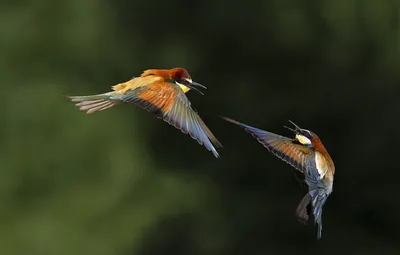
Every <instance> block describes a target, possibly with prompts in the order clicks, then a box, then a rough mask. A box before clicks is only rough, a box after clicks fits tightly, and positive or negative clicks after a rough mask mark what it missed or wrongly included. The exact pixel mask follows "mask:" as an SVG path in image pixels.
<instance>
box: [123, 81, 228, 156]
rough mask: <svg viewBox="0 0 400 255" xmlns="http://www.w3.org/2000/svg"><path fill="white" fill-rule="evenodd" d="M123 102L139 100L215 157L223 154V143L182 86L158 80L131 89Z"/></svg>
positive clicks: (142, 104)
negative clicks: (192, 103) (192, 105)
mask: <svg viewBox="0 0 400 255" xmlns="http://www.w3.org/2000/svg"><path fill="white" fill-rule="evenodd" d="M122 101H124V102H129V103H135V104H136V105H138V106H140V107H142V108H143V109H145V110H147V111H149V112H152V113H153V114H155V115H156V116H157V117H158V118H161V119H163V120H164V121H166V122H168V123H169V124H171V125H173V126H175V127H176V128H178V129H180V130H181V131H182V132H183V133H185V134H189V135H190V136H191V137H192V138H193V139H195V140H196V141H197V142H198V143H199V144H201V145H204V146H205V147H206V148H207V150H209V151H211V152H212V153H213V154H214V156H215V157H219V154H218V152H217V150H216V149H215V148H214V146H215V147H222V145H221V143H220V142H219V141H218V140H217V138H215V136H214V135H213V133H212V132H211V131H210V129H209V128H208V127H207V126H206V124H205V123H204V122H203V120H202V119H201V118H200V116H199V115H198V114H197V113H196V112H195V111H194V110H193V109H192V107H191V104H190V101H189V99H188V98H187V97H186V95H185V93H183V91H182V89H181V88H179V87H178V86H176V85H174V84H171V83H166V82H154V83H151V84H148V85H146V86H142V87H139V88H136V89H134V90H131V91H128V92H127V93H126V94H125V95H123V96H122Z"/></svg>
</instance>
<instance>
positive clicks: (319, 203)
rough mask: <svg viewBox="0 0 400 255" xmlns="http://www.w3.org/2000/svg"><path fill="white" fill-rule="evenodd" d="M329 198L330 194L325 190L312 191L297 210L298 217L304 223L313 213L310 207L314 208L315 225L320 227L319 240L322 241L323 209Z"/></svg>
mask: <svg viewBox="0 0 400 255" xmlns="http://www.w3.org/2000/svg"><path fill="white" fill-rule="evenodd" d="M327 198H328V194H327V193H326V190H325V189H314V190H310V191H309V192H308V193H307V194H306V195H305V196H304V197H303V199H302V200H301V202H300V204H299V205H298V206H297V209H296V217H297V218H298V219H299V220H301V221H303V222H307V220H308V215H309V213H310V211H311V208H310V207H309V205H310V206H312V213H313V215H314V223H315V224H317V226H318V233H317V237H318V239H321V237H322V207H323V205H324V204H325V202H326V199H327Z"/></svg>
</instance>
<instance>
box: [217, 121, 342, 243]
mask: <svg viewBox="0 0 400 255" xmlns="http://www.w3.org/2000/svg"><path fill="white" fill-rule="evenodd" d="M223 118H224V119H225V120H227V121H229V122H232V123H234V124H237V125H239V126H241V127H242V128H244V129H245V130H246V131H247V132H249V133H250V134H251V135H252V136H253V137H255V138H256V139H257V140H258V141H259V142H260V143H261V144H262V145H264V147H265V148H267V149H268V151H270V152H271V153H273V154H274V155H275V156H277V157H278V158H280V159H282V160H283V161H285V162H286V163H288V164H290V165H292V166H293V167H294V168H296V169H297V170H299V171H300V172H301V173H302V174H303V175H304V182H305V183H306V184H307V186H308V193H307V194H306V195H305V196H304V198H303V199H302V200H301V202H300V204H299V205H298V207H297V209H296V217H297V218H298V219H299V220H300V221H303V222H307V220H308V215H309V213H310V211H311V210H312V213H313V215H314V222H315V223H316V224H317V225H318V234H317V237H318V239H321V236H322V206H323V205H324V204H325V202H326V200H327V198H328V196H329V195H330V194H331V193H332V187H333V176H334V174H335V165H334V164H333V161H332V159H331V156H330V155H329V153H328V152H327V150H326V149H325V147H324V145H323V144H322V142H321V139H320V138H319V137H318V136H317V135H316V134H315V133H313V132H311V131H309V130H307V129H302V128H300V127H299V126H297V125H296V124H295V123H293V122H292V121H290V120H289V122H290V123H292V124H293V125H294V129H292V128H289V127H286V126H284V127H285V128H288V129H289V130H291V131H292V132H294V134H295V137H294V138H293V139H291V138H288V137H284V136H281V135H277V134H274V133H271V132H267V131H264V130H261V129H258V128H254V127H251V126H248V125H245V124H243V123H240V122H238V121H235V120H232V119H229V118H225V117H223ZM309 205H310V206H311V207H309Z"/></svg>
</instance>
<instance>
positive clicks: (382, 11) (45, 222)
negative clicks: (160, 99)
mask: <svg viewBox="0 0 400 255" xmlns="http://www.w3.org/2000/svg"><path fill="white" fill-rule="evenodd" d="M0 5H1V8H0V31H1V36H0V55H1V57H0V76H1V81H2V82H1V83H2V95H3V98H2V100H1V103H0V104H1V111H0V117H1V120H2V121H1V122H0V130H1V131H0V135H1V146H0V150H1V152H0V158H1V161H0V162H1V165H2V167H1V170H0V205H1V206H0V226H1V227H0V254H7V255H13V254H30V255H36V254H37V255H47V254H49V255H50V254H56V255H58V254H60V255H62V254H75V255H80V254H82V255H83V254H84V255H89V254H96V255H102V254H117V255H136V254H137V255H156V254H157V255H158V254H174V255H180V254H189V255H200V254H202V255H203V254H210V255H212V254H215V255H217V254H218V255H228V254H229V255H230V254H234V255H236V254H238V255H239V254H253V255H254V254H294V253H295V254H335V255H336V254H338V253H351V254H364V255H365V254H367V255H368V254H400V243H399V238H400V234H399V228H400V220H399V217H398V215H399V212H400V210H399V209H400V199H399V196H398V195H399V189H398V187H399V184H398V180H399V178H400V171H399V166H398V163H397V159H398V144H399V142H400V141H399V131H398V126H399V124H400V120H399V112H400V101H399V95H400V87H399V82H400V74H399V67H400V65H399V57H400V29H399V26H400V4H399V2H398V1H397V0H396V1H395V0H393V1H389V0H382V1H377V0H325V1H298V0H268V1H251V0H250V1H222V0H205V1H182V0H170V1H145V0H135V1H124V0H114V1H111V0H97V1H94V0H82V1H81V0H70V1H40V0H27V1H24V2H16V1H14V2H12V1H3V2H2V3H1V4H0ZM173 67H185V68H186V69H187V70H188V71H189V73H190V74H191V76H192V78H193V79H194V80H195V81H197V82H200V83H202V84H204V85H206V86H208V89H207V91H206V95H205V96H201V95H199V94H198V93H195V92H191V93H189V94H188V96H189V98H190V99H191V101H192V103H193V105H194V107H195V108H196V109H197V110H198V112H199V113H200V115H201V116H202V118H203V119H204V121H205V122H206V124H207V125H208V126H209V127H210V129H211V130H212V131H213V132H214V134H215V135H216V136H217V137H218V138H219V140H220V141H221V142H222V143H223V144H224V148H223V149H220V150H219V152H220V154H221V158H220V159H215V158H214V157H213V156H212V154H211V153H210V152H208V151H206V150H205V149H204V147H202V146H199V145H198V144H197V143H196V142H195V141H194V140H192V139H191V138H190V137H189V136H187V135H184V134H182V133H181V132H179V131H178V130H176V129H175V128H173V127H171V126H169V125H167V124H166V123H164V122H163V121H160V120H158V119H156V118H155V117H154V116H151V115H150V114H148V113H147V112H146V111H144V110H141V109H140V108H138V107H135V106H130V105H119V106H118V107H114V108H112V109H109V110H107V111H104V112H101V113H97V114H94V115H91V116H87V115H85V114H84V113H82V112H80V111H78V110H77V109H76V108H75V107H74V106H73V104H72V103H70V102H68V101H67V100H65V99H64V98H62V97H61V95H85V94H94V93H100V92H106V91H108V90H109V89H110V86H112V85H114V84H116V83H119V82H123V81H126V80H129V79H130V78H131V77H132V76H137V75H139V74H140V73H141V72H142V71H143V70H145V69H148V68H173ZM218 115H225V116H229V117H232V118H235V119H237V120H239V121H242V122H244V123H248V124H250V125H253V126H256V127H259V128H262V129H265V130H269V131H272V132H275V133H279V134H283V135H287V136H289V135H291V134H290V132H288V131H287V130H285V129H284V128H283V127H282V125H287V124H288V122H287V119H291V120H293V121H295V122H296V123H297V124H299V125H300V126H301V127H303V128H307V129H310V130H312V131H314V132H315V133H317V134H318V135H319V136H320V137H321V139H322V141H323V142H324V144H325V146H326V147H327V149H328V151H329V152H330V154H331V156H332V158H333V160H334V162H335V165H336V171H337V172H336V179H335V184H334V192H333V193H332V195H331V196H330V198H329V199H328V202H327V204H326V205H325V207H324V214H323V222H324V232H323V240H322V241H320V242H317V240H316V227H315V226H314V225H313V224H312V222H310V223H309V224H308V225H307V226H304V225H302V224H300V223H298V222H296V220H295V217H294V211H295V209H296V206H297V204H298V203H299V201H300V200H301V198H302V197H303V195H304V194H305V192H306V190H305V189H304V188H301V187H300V185H299V184H298V183H297V181H296V180H295V178H294V177H293V173H292V172H293V170H292V169H291V167H290V166H289V165H287V164H285V163H284V162H282V161H280V160H278V159H277V158H275V157H274V156H272V155H271V154H270V153H268V152H267V151H266V150H265V149H264V148H263V147H262V146H261V145H260V144H258V143H257V141H256V140H255V139H253V138H252V137H251V136H250V135H249V134H247V133H245V132H244V131H243V130H241V129H240V128H238V127H235V126H234V125H232V124H230V123H227V122H224V121H223V120H221V119H220V118H219V117H218Z"/></svg>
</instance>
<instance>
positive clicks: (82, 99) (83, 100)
mask: <svg viewBox="0 0 400 255" xmlns="http://www.w3.org/2000/svg"><path fill="white" fill-rule="evenodd" d="M67 98H69V99H70V100H71V101H72V102H75V103H76V104H75V105H76V106H77V107H78V108H79V110H81V111H85V112H86V113H87V114H92V113H94V112H97V111H103V110H105V109H108V108H110V107H113V106H114V105H116V104H118V103H119V101H118V100H115V99H112V92H111V93H104V94H98V95H90V96H67Z"/></svg>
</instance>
